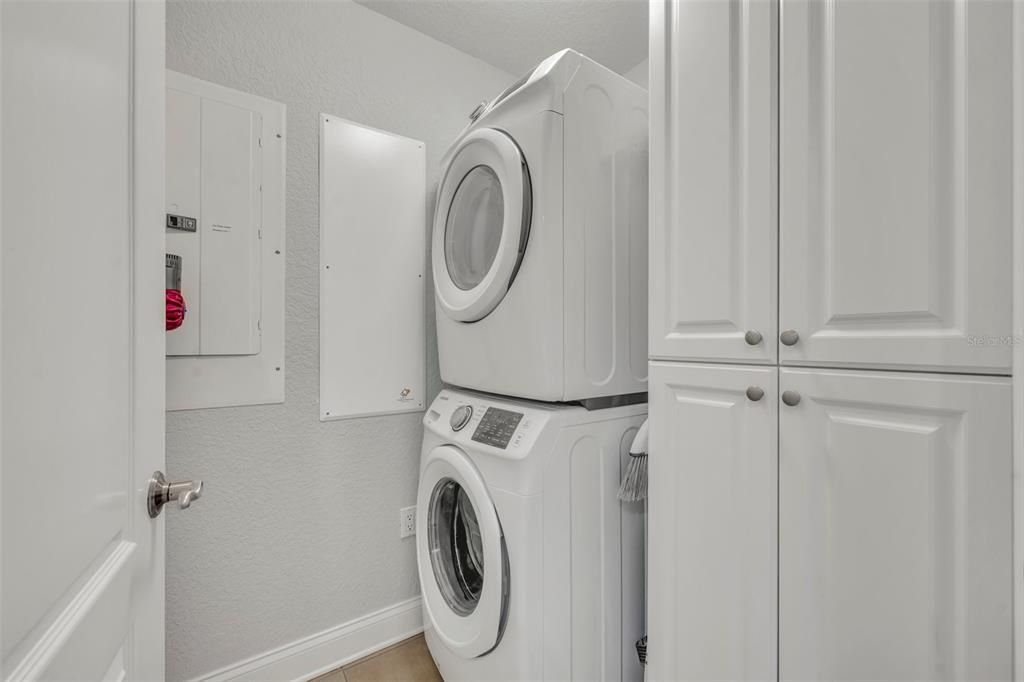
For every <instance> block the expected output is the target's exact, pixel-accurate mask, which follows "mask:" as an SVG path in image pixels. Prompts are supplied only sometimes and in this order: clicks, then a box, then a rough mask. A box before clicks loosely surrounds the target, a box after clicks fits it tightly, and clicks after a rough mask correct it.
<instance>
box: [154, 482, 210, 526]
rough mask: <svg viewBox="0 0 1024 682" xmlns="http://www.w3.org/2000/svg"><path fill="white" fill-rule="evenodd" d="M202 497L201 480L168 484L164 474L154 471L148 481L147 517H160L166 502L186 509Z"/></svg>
mask: <svg viewBox="0 0 1024 682" xmlns="http://www.w3.org/2000/svg"><path fill="white" fill-rule="evenodd" d="M202 496H203V482H202V481H201V480H196V481H179V482H177V483H168V482H167V478H166V477H165V476H164V472H162V471H155V472H153V477H152V478H151V479H149V494H148V495H147V496H146V500H147V506H148V507H149V516H150V518H153V519H155V518H156V517H158V516H160V512H162V511H163V509H164V505H165V504H167V503H168V502H177V503H178V508H179V509H188V508H189V507H191V506H192V503H193V502H195V501H196V500H198V499H199V498H200V497H202Z"/></svg>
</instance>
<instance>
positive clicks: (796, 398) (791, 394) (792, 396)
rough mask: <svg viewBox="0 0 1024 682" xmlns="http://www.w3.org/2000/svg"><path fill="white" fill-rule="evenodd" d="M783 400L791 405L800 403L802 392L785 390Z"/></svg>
mask: <svg viewBox="0 0 1024 682" xmlns="http://www.w3.org/2000/svg"><path fill="white" fill-rule="evenodd" d="M782 402H784V403H786V404H787V405H789V406H790V407H793V406H794V405H799V404H800V394H799V393H797V392H796V391H783V392H782Z"/></svg>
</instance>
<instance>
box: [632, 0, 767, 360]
mask: <svg viewBox="0 0 1024 682" xmlns="http://www.w3.org/2000/svg"><path fill="white" fill-rule="evenodd" d="M651 12H652V14H653V16H652V23H651V26H652V34H651V35H652V54H651V64H652V79H651V146H650V162H651V166H650V188H651V211H650V218H651V221H650V227H651V234H650V249H651V260H650V276H651V287H650V311H649V318H648V319H649V323H650V352H651V357H652V358H665V359H686V360H702V359H709V360H725V361H734V362H751V363H764V364H770V363H774V362H775V359H776V345H777V344H776V343H775V337H776V334H777V330H776V309H777V305H776V289H777V286H776V284H777V275H776V269H777V261H778V256H777V221H776V206H777V199H776V197H777V192H776V188H777V183H776V178H777V164H776V158H777V156H776V131H777V125H776V124H777V116H776V110H777V108H776V82H777V79H776V75H777V68H776V67H777V34H778V31H777V28H778V4H777V3H776V2H766V1H763V0H728V1H727V2H722V1H720V0H687V1H685V2H678V1H671V0H667V1H665V2H655V3H652V4H651Z"/></svg>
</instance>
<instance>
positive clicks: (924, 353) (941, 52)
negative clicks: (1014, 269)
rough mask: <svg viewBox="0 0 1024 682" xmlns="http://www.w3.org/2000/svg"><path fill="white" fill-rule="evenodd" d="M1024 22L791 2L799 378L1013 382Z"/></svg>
mask: <svg viewBox="0 0 1024 682" xmlns="http://www.w3.org/2000/svg"><path fill="white" fill-rule="evenodd" d="M1011 14H1012V3H1010V2H949V1H941V2H940V1H936V2H914V1H910V0H904V1H894V2H859V1H856V0H824V1H817V0H792V1H791V2H786V4H785V6H784V9H783V12H782V15H783V16H782V19H781V21H782V39H781V66H780V69H781V100H780V102H781V103H780V112H781V113H780V120H781V126H780V130H781V132H780V135H781V138H780V183H781V185H780V202H781V203H780V233H781V270H780V292H781V294H780V295H781V301H780V313H781V314H780V327H781V329H782V330H790V329H791V330H795V331H796V332H797V333H798V335H799V340H798V341H797V342H796V343H795V344H794V345H790V346H786V345H783V346H781V347H780V350H779V352H780V359H781V361H782V363H783V364H801V363H803V364H818V365H826V366H828V365H839V364H842V365H846V366H865V367H872V366H877V367H886V368H901V367H907V368H933V369H940V370H951V369H952V370H965V371H971V372H984V373H1005V372H1008V369H1009V367H1010V350H1011V349H1010V339H1009V338H1008V337H1009V335H1010V333H1011V328H1010V319H1011V315H1010V305H1011V300H1010V299H1011V296H1010V292H1011V248H1010V246H1011V245H1010V236H1011V220H1012V211H1011V208H1012V204H1011V189H1012V186H1011V181H1012V174H1011V145H1010V140H1011V115H1012V110H1013V107H1012V104H1013V102H1012V93H1013V87H1012V85H1013V84H1012V73H1011V66H1012V42H1011ZM790 338H791V337H790Z"/></svg>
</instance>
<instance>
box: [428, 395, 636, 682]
mask: <svg viewBox="0 0 1024 682" xmlns="http://www.w3.org/2000/svg"><path fill="white" fill-rule="evenodd" d="M646 414H647V405H646V404H638V405H630V406H626V407H611V408H606V409H602V410H594V411H587V410H586V409H584V408H582V407H579V406H565V405H549V404H544V403H530V402H526V401H518V400H512V399H506V398H497V397H493V396H486V395H482V394H475V393H470V392H463V391H452V390H444V391H441V393H440V394H439V395H438V397H437V398H436V399H435V400H434V402H433V404H432V405H431V407H430V409H429V410H428V411H427V414H426V416H425V417H424V425H425V427H426V428H425V432H424V438H423V451H422V460H421V469H420V486H419V493H418V497H417V522H416V550H417V551H416V558H417V563H418V565H419V576H420V585H421V587H422V592H423V622H424V628H425V632H426V640H427V645H428V646H429V647H430V653H431V655H432V656H433V657H434V661H435V662H436V663H437V667H438V670H439V671H440V672H441V675H442V677H444V679H445V680H446V681H447V682H458V681H459V680H641V679H643V672H642V669H641V667H640V665H639V662H638V660H637V655H636V651H635V648H634V643H635V641H636V640H637V639H638V638H639V637H640V636H641V635H642V634H643V632H642V630H643V608H644V605H643V572H644V563H643V520H644V519H643V507H642V506H641V505H636V504H623V503H620V502H619V501H618V499H617V498H616V491H617V489H618V485H619V479H620V475H621V472H622V471H623V469H624V467H625V466H626V459H627V458H628V456H629V455H628V450H629V445H630V443H631V442H632V439H633V436H634V435H635V434H636V431H637V428H638V427H639V426H640V424H641V423H642V422H643V420H644V417H645V416H646Z"/></svg>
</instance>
